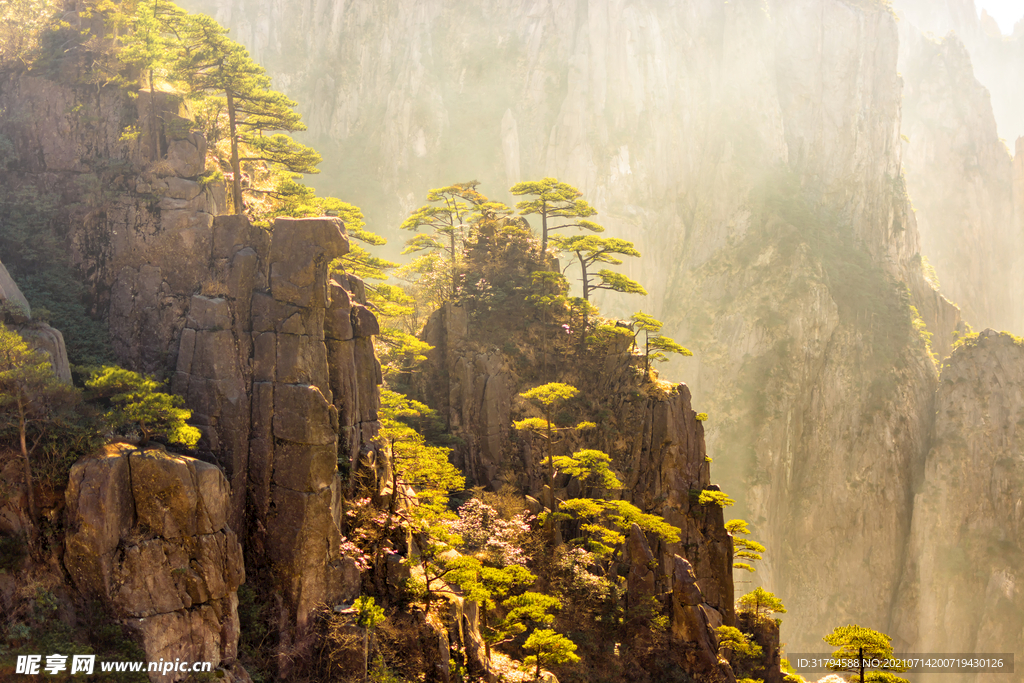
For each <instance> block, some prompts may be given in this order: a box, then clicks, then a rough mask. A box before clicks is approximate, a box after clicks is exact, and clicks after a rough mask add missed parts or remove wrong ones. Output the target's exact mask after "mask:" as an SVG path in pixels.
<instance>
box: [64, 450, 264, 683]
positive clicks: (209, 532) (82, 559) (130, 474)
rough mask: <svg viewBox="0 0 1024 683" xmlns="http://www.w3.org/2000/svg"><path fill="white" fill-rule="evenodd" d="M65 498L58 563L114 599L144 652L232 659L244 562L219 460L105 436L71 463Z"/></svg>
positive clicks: (84, 585)
mask: <svg viewBox="0 0 1024 683" xmlns="http://www.w3.org/2000/svg"><path fill="white" fill-rule="evenodd" d="M66 498H67V520H68V534H67V537H66V549H65V555H64V563H65V567H66V568H67V570H68V573H69V575H70V576H71V579H72V582H73V583H74V585H75V587H76V588H78V589H79V590H80V591H81V592H82V593H83V594H85V595H88V596H91V597H94V598H97V599H100V600H102V601H103V602H104V603H105V604H106V605H107V606H108V607H110V608H111V610H112V612H113V613H114V614H115V615H116V616H117V617H118V618H119V619H120V620H121V621H122V623H124V624H125V625H127V626H128V627H129V628H130V629H131V630H132V631H134V632H135V633H136V635H137V636H138V638H139V640H140V641H141V644H142V646H143V648H144V649H145V651H146V655H147V657H148V659H149V660H150V661H158V660H159V659H161V658H162V659H163V660H164V661H174V660H176V659H181V660H183V661H208V662H214V664H215V665H217V666H231V665H233V664H234V662H235V657H236V655H237V646H238V633H239V621H238V596H237V588H238V586H239V585H240V584H241V583H242V582H243V581H244V580H245V567H244V566H243V562H242V546H241V543H240V542H239V539H238V537H237V536H236V535H235V532H234V531H232V529H231V528H230V527H229V526H228V525H227V519H228V513H229V501H230V488H229V486H228V482H227V480H226V479H225V477H224V475H223V473H222V472H221V471H220V470H219V469H218V468H217V467H216V466H214V465H210V464H208V463H204V462H201V461H199V460H194V459H192V458H187V457H183V456H173V455H168V454H166V453H163V452H161V451H158V450H148V451H139V450H136V449H134V448H132V447H130V446H126V445H113V446H108V447H107V448H106V449H104V451H103V452H101V453H99V454H97V456H95V457H91V458H86V459H83V460H81V461H79V462H78V463H76V464H75V466H74V467H73V468H72V470H71V475H70V483H69V485H68V488H67V491H66ZM182 677H184V674H180V673H178V674H176V673H169V674H166V675H162V676H157V677H155V678H153V680H159V681H174V680H179V679H180V678H182Z"/></svg>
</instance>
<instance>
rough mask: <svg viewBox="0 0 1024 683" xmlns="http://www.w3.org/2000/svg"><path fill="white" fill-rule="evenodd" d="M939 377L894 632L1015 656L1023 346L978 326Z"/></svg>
mask: <svg viewBox="0 0 1024 683" xmlns="http://www.w3.org/2000/svg"><path fill="white" fill-rule="evenodd" d="M940 379H941V382H940V384H939V387H938V393H937V396H936V400H935V410H936V426H935V437H934V441H933V444H932V446H931V449H930V450H929V452H928V457H927V460H926V465H925V470H924V473H923V480H922V482H921V484H920V485H919V487H918V489H917V491H916V494H915V504H914V517H913V526H912V530H911V535H910V549H909V553H908V555H907V560H906V569H905V574H904V577H903V583H902V584H901V586H900V590H899V592H898V593H897V594H896V595H895V598H896V601H897V605H898V607H897V610H896V611H895V614H894V619H893V629H892V635H893V636H894V637H895V638H897V643H898V644H899V645H901V646H904V647H913V648H915V651H921V652H953V651H954V650H962V651H964V652H1013V651H1015V650H1017V649H1019V647H1020V643H1021V642H1024V597H1022V594H1021V591H1020V588H1019V586H1020V584H1021V581H1022V578H1021V560H1022V558H1024V545H1022V540H1021V539H1022V538H1024V529H1022V525H1024V456H1022V450H1021V437H1022V431H1021V429H1022V424H1024V343H1022V342H1021V340H1020V339H1018V338H1014V337H1012V336H1010V335H1008V334H1005V333H1003V334H1001V333H997V332H993V331H992V330H985V331H984V332H982V333H981V334H980V335H979V336H978V337H977V338H975V339H971V340H968V342H967V343H966V344H965V345H963V346H962V347H960V348H959V349H957V350H956V351H955V352H954V353H953V355H952V356H950V358H949V359H948V360H947V361H946V362H945V363H944V364H943V367H942V375H941V378H940ZM987 677H993V678H1001V679H1002V680H1006V681H1010V680H1014V681H1019V680H1020V674H1019V673H1017V674H1015V675H999V676H995V675H994V674H987Z"/></svg>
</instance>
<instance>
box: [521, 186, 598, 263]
mask: <svg viewBox="0 0 1024 683" xmlns="http://www.w3.org/2000/svg"><path fill="white" fill-rule="evenodd" d="M509 192H511V193H512V194H514V195H517V196H521V195H527V194H530V195H536V197H537V198H536V199H531V200H527V201H522V202H519V203H518V204H516V209H517V210H518V211H519V214H520V215H521V216H529V215H532V214H537V215H539V216H540V220H541V255H542V257H546V255H547V250H548V235H549V233H551V232H553V231H555V230H564V229H565V228H578V229H581V230H589V231H591V232H604V228H603V227H601V226H600V225H598V224H597V223H594V222H593V221H588V220H586V219H587V218H589V217H590V216H594V215H596V214H597V210H596V209H594V207H592V206H591V205H590V204H589V203H588V202H587V200H585V199H583V193H582V192H580V191H579V190H577V189H576V188H575V187H573V186H572V185H569V184H568V183H563V182H561V181H560V180H558V179H556V178H544V179H543V180H537V181H528V182H523V183H516V184H515V185H513V186H512V187H511V188H510V189H509ZM557 218H561V219H564V220H565V221H567V222H561V223H557V224H549V223H548V221H549V220H550V219H557Z"/></svg>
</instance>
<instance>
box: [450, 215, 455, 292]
mask: <svg viewBox="0 0 1024 683" xmlns="http://www.w3.org/2000/svg"><path fill="white" fill-rule="evenodd" d="M449 238H450V240H451V252H452V296H451V298H452V299H453V300H454V299H455V231H454V230H452V234H451V235H449Z"/></svg>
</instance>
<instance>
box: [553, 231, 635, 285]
mask: <svg viewBox="0 0 1024 683" xmlns="http://www.w3.org/2000/svg"><path fill="white" fill-rule="evenodd" d="M555 242H556V243H557V245H558V248H559V249H560V250H562V251H571V252H573V253H574V254H575V255H576V261H577V263H579V264H580V272H581V274H582V278H581V280H580V281H581V282H582V283H583V298H584V299H585V300H587V301H590V293H591V292H593V291H595V290H598V289H608V290H611V291H613V292H622V293H624V294H640V295H642V296H647V290H646V289H644V288H643V287H642V286H641V285H640V283H639V282H637V281H635V280H632V279H630V278H628V277H626V276H625V275H623V274H621V273H616V272H615V271H613V270H609V269H607V268H603V269H601V270H600V271H598V272H597V273H591V272H590V268H591V266H593V265H594V264H597V263H608V264H611V265H621V264H622V259H620V258H618V257H617V255H618V256H640V252H639V251H637V250H636V247H635V246H634V245H633V243H632V242H630V241H628V240H622V239H618V238H617V237H597V236H596V235H576V236H573V237H565V238H561V237H560V238H557V239H556V240H555Z"/></svg>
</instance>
